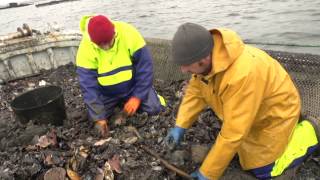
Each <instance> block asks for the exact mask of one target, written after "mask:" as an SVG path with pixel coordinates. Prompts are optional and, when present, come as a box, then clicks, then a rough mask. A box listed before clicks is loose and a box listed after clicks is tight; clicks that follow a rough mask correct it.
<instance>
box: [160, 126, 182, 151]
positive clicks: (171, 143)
mask: <svg viewBox="0 0 320 180" xmlns="http://www.w3.org/2000/svg"><path fill="white" fill-rule="evenodd" d="M185 131H186V129H184V128H181V127H178V126H176V127H174V128H172V129H170V132H169V134H168V135H167V137H166V138H165V143H166V145H167V147H168V148H169V149H170V150H174V149H175V148H176V146H179V145H180V141H181V139H182V137H183V135H184V133H185Z"/></svg>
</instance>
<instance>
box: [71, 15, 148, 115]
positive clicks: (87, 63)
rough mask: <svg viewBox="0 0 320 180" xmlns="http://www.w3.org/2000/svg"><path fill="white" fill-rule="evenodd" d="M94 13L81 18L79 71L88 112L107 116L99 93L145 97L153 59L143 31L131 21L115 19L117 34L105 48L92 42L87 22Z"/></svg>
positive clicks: (77, 61) (77, 63) (78, 56)
mask: <svg viewBox="0 0 320 180" xmlns="http://www.w3.org/2000/svg"><path fill="white" fill-rule="evenodd" d="M91 17H92V16H84V17H83V18H82V20H81V21H80V30H81V32H82V35H83V37H82V41H81V43H80V45H79V49H78V53H77V60H76V65H77V73H78V75H79V82H80V87H81V89H82V92H83V96H84V102H85V103H86V105H87V106H88V109H89V115H90V117H91V118H92V119H94V120H97V119H99V118H100V119H101V118H106V117H105V115H104V105H103V103H102V102H101V100H99V99H100V98H99V96H102V95H105V96H120V97H124V98H125V97H126V96H128V95H130V96H136V97H138V98H140V99H142V100H144V99H145V98H146V96H147V93H148V91H149V89H150V88H151V87H152V80H153V72H152V71H153V67H152V59H151V54H150V52H149V50H148V49H147V47H146V43H145V41H144V39H143V37H142V36H141V35H140V33H139V32H138V31H137V30H136V29H135V28H134V27H133V26H131V25H129V24H127V23H124V22H116V21H114V22H113V23H114V26H115V31H116V37H115V42H114V45H113V46H112V48H111V49H109V50H107V51H105V50H103V49H101V48H99V47H98V46H97V45H96V44H94V43H93V42H91V40H90V37H89V34H88V32H87V24H88V22H89V20H90V18H91Z"/></svg>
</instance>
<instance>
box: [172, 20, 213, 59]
mask: <svg viewBox="0 0 320 180" xmlns="http://www.w3.org/2000/svg"><path fill="white" fill-rule="evenodd" d="M212 48H213V39H212V35H211V34H210V32H209V31H208V30H206V29H205V28H204V27H202V26H200V25H197V24H194V23H184V24H182V25H180V26H179V28H178V30H177V32H176V33H175V34H174V37H173V40H172V49H171V52H172V61H173V62H174V63H176V64H178V65H189V64H192V63H194V62H196V61H199V60H201V59H203V58H205V57H207V56H208V55H209V54H210V52H211V51H212Z"/></svg>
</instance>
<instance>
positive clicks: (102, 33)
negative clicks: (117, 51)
mask: <svg viewBox="0 0 320 180" xmlns="http://www.w3.org/2000/svg"><path fill="white" fill-rule="evenodd" d="M88 32H89V36H90V39H91V41H92V42H94V43H95V44H97V45H100V44H104V43H109V42H110V41H111V40H112V38H113V36H114V25H113V24H112V22H111V21H110V20H109V19H108V18H107V17H105V16H103V15H97V16H94V17H92V18H91V19H90V20H89V24H88Z"/></svg>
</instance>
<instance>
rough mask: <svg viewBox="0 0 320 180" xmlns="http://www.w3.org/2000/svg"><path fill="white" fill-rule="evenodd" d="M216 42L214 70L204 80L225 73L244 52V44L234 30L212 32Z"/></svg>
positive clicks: (213, 55) (213, 60)
mask: <svg viewBox="0 0 320 180" xmlns="http://www.w3.org/2000/svg"><path fill="white" fill-rule="evenodd" d="M210 33H211V34H212V38H213V40H214V46H213V50H212V52H213V53H212V58H211V59H212V70H211V72H210V73H209V74H208V75H206V76H204V77H203V78H204V79H206V80H208V79H210V78H212V77H213V76H215V75H216V74H217V73H219V72H222V71H225V70H226V69H228V67H229V66H231V64H233V63H234V61H236V59H237V58H238V57H239V56H240V55H241V54H242V52H243V50H244V43H243V41H242V40H241V39H240V37H239V36H238V34H237V33H236V32H234V31H232V30H229V29H224V28H219V29H212V30H210Z"/></svg>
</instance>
